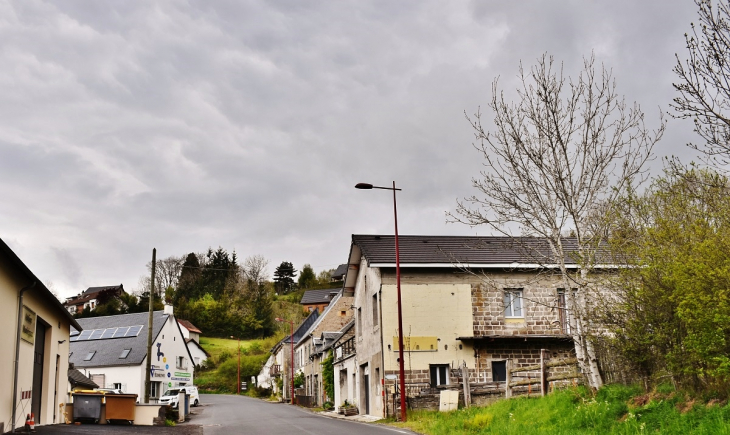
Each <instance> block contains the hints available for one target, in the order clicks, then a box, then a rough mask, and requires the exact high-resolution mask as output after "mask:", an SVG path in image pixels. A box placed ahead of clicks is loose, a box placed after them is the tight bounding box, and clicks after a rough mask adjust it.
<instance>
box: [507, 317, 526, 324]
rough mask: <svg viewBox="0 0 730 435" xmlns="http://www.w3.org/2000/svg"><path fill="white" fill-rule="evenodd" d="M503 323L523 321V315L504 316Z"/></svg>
mask: <svg viewBox="0 0 730 435" xmlns="http://www.w3.org/2000/svg"><path fill="white" fill-rule="evenodd" d="M504 323H525V318H524V317H505V318H504Z"/></svg>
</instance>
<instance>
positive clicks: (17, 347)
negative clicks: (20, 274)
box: [10, 281, 36, 432]
mask: <svg viewBox="0 0 730 435" xmlns="http://www.w3.org/2000/svg"><path fill="white" fill-rule="evenodd" d="M35 285H36V281H33V283H32V284H31V285H27V286H25V287H23V288H22V289H20V293H18V331H17V334H16V337H15V368H14V374H13V399H12V400H13V417H12V418H13V419H12V423H11V425H10V426H11V430H10V431H11V432H15V416H16V414H15V408H16V401H17V398H18V361H19V360H20V332H21V331H22V329H23V293H25V292H26V291H27V290H30V289H32V288H33V287H35Z"/></svg>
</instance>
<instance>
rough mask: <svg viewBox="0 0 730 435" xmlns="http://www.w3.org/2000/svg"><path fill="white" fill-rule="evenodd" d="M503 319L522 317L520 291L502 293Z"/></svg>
mask: <svg viewBox="0 0 730 435" xmlns="http://www.w3.org/2000/svg"><path fill="white" fill-rule="evenodd" d="M504 317H524V315H523V314H522V290H505V291H504Z"/></svg>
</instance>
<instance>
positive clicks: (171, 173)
mask: <svg viewBox="0 0 730 435" xmlns="http://www.w3.org/2000/svg"><path fill="white" fill-rule="evenodd" d="M693 8H694V6H693V5H692V3H691V2H687V4H681V5H673V7H671V8H670V7H666V4H665V3H664V2H660V1H658V0H652V1H649V2H640V3H637V2H631V1H628V0H626V1H618V2H610V3H590V2H541V1H527V2H439V1H429V2H421V1H403V2H389V1H382V2H375V1H373V2H362V1H349V2H347V1H343V2H317V1H290V2H264V1H250V2H237V1H219V2H209V1H193V2H185V3H180V2H173V1H163V2H155V3H150V2H131V1H130V2H117V3H111V4H106V3H104V4H102V3H88V2H85V1H64V2H50V3H47V2H41V1H34V0H27V1H12V2H9V3H6V4H3V5H0V68H2V69H3V71H4V74H3V75H2V76H1V77H0V93H1V94H2V95H3V98H2V99H0V195H2V197H3V199H4V201H2V202H0V228H3V231H4V233H3V234H1V235H0V237H3V238H4V239H5V238H8V239H13V240H17V241H18V245H21V244H22V246H23V247H24V248H23V253H24V255H27V256H29V257H30V260H29V262H30V263H31V264H33V265H35V266H34V267H37V270H36V269H34V271H35V272H36V273H37V274H38V275H39V276H40V277H41V279H43V280H49V281H53V282H54V285H56V286H57V288H58V290H59V293H60V294H61V295H62V296H63V295H65V294H67V293H76V292H78V288H77V287H87V286H91V285H102V284H105V283H109V282H112V283H115V282H123V283H124V284H125V285H127V284H129V285H130V286H131V287H134V286H135V285H136V282H137V280H138V277H139V276H141V275H142V274H145V273H146V271H145V264H146V262H147V261H149V255H150V253H149V251H151V248H152V247H153V246H155V247H157V248H158V255H161V256H168V255H182V254H184V253H186V252H190V251H203V250H205V249H207V248H208V247H209V246H212V247H217V246H219V245H220V246H223V247H225V248H227V249H229V250H232V249H234V248H235V249H236V250H237V252H238V253H239V256H240V257H242V258H243V257H245V256H248V255H253V254H262V255H264V256H266V257H267V258H268V259H269V260H270V262H271V264H272V265H276V264H278V263H279V262H280V261H282V260H287V261H292V262H294V264H295V265H298V266H301V265H302V264H304V263H311V264H312V265H315V266H322V268H329V267H332V266H333V265H334V266H336V265H337V264H338V263H341V262H342V261H344V260H345V257H346V255H347V251H348V248H349V236H350V234H352V233H361V232H368V231H379V232H391V231H392V209H391V202H390V201H391V197H390V196H389V195H387V194H386V193H385V192H379V193H376V192H361V191H356V190H355V189H354V188H353V185H354V184H355V183H356V182H359V181H367V182H372V183H375V184H389V183H390V182H391V181H392V180H394V179H395V180H396V181H397V183H398V184H399V185H400V186H402V187H403V189H404V190H403V192H402V193H401V194H399V197H398V201H399V203H398V204H399V222H400V223H401V232H402V233H404V234H406V233H410V234H413V233H430V234H474V233H477V232H479V231H483V229H471V228H466V227H462V226H457V225H446V224H445V219H444V211H446V210H452V209H453V208H454V206H455V199H456V198H457V197H463V196H466V195H468V194H470V193H471V190H470V189H471V187H470V186H471V183H470V179H471V177H473V176H477V175H478V171H479V170H480V169H481V162H480V160H479V156H478V154H477V153H476V151H474V150H473V149H472V147H471V146H470V144H471V142H472V140H473V137H472V134H471V131H470V128H469V125H468V123H467V122H466V121H465V120H464V113H463V112H464V111H466V112H467V113H470V114H471V113H473V112H474V111H476V110H477V108H478V107H479V106H480V105H481V106H482V107H483V108H484V107H485V105H486V103H487V101H488V99H489V97H490V90H491V89H490V86H491V82H492V80H493V79H494V78H495V77H497V76H500V77H501V81H500V83H501V84H502V85H503V86H504V87H505V88H506V89H507V90H511V89H512V88H514V86H515V77H516V74H517V66H518V63H519V61H520V60H522V61H523V62H524V64H525V65H526V66H529V65H531V64H532V63H533V62H534V59H535V58H536V57H538V56H539V55H541V54H542V53H543V52H546V51H548V52H551V53H553V54H555V56H556V58H558V59H559V60H563V61H565V66H566V71H567V72H570V71H574V70H575V68H576V67H578V66H580V63H581V59H582V56H585V55H588V54H590V52H591V50H595V53H596V57H597V59H598V60H599V61H601V62H605V63H606V64H607V65H608V66H610V67H612V68H613V71H614V74H615V76H616V78H617V81H618V84H619V91H620V92H622V93H624V94H626V96H627V99H628V100H630V101H633V100H637V101H639V102H641V104H642V106H643V108H644V109H645V111H646V112H647V115H648V117H649V118H648V119H649V121H650V123H653V122H654V121H655V120H656V113H657V112H658V109H655V108H656V107H658V106H662V107H663V108H664V110H666V109H667V104H668V102H669V100H670V99H671V98H672V89H671V82H672V80H673V79H674V78H673V75H672V73H671V67H672V65H673V63H674V59H673V54H674V53H675V52H681V51H682V50H683V47H684V44H683V40H682V34H683V33H684V32H685V31H686V30H687V29H688V28H689V27H688V26H689V22H690V21H692V20H693V19H694V9H693ZM510 92H511V91H510ZM485 115H486V116H487V117H488V114H485ZM669 132H671V135H670V134H669ZM691 137H692V136H691V126H687V125H686V124H683V123H681V122H671V123H670V126H669V130H668V133H667V140H666V141H665V142H666V144H664V143H663V144H662V146H661V147H660V148H659V149H658V150H657V151H658V152H659V153H660V154H680V155H682V156H690V153H689V151H688V150H687V149H686V147H685V146H684V143H685V142H686V141H688V140H690V138H691ZM687 158H689V157H687ZM657 165H658V166H657V167H659V166H660V164H657ZM51 247H53V248H51ZM59 252H62V253H63V255H65V256H66V257H67V258H71V259H73V258H75V259H81V258H84V259H88V261H86V260H85V261H84V262H83V264H82V265H81V266H79V267H80V270H79V275H78V278H77V279H78V280H80V281H83V282H80V281H79V282H74V278H73V276H69V275H68V268H67V267H66V265H64V264H62V261H61V260H60V258H61V257H59V255H60V254H59ZM66 257H64V258H66Z"/></svg>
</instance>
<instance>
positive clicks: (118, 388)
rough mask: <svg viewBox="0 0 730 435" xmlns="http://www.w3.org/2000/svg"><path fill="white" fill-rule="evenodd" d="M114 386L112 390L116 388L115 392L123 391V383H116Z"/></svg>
mask: <svg viewBox="0 0 730 435" xmlns="http://www.w3.org/2000/svg"><path fill="white" fill-rule="evenodd" d="M112 385H113V387H112V388H114V389H115V390H121V389H122V384H121V383H117V382H115V383H114V384H112Z"/></svg>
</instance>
